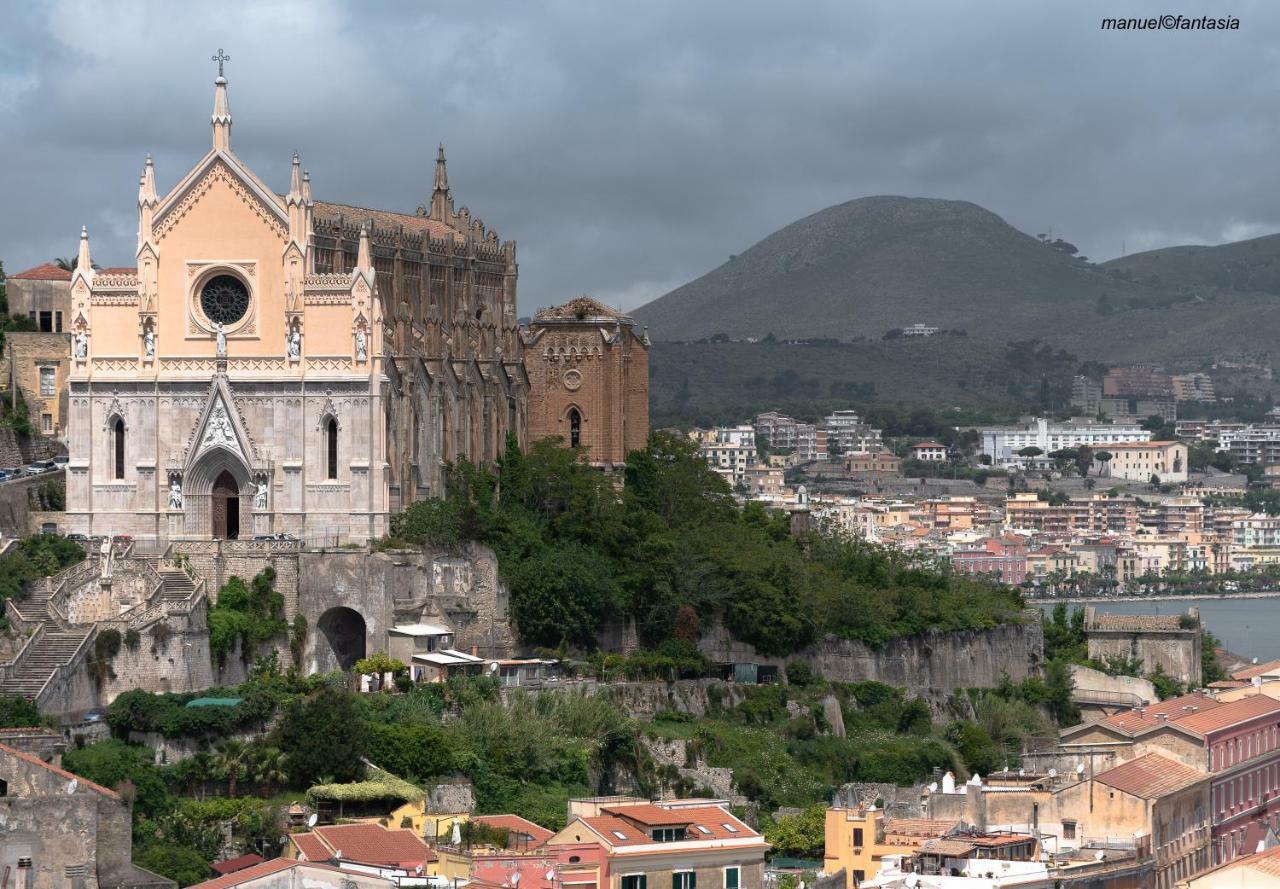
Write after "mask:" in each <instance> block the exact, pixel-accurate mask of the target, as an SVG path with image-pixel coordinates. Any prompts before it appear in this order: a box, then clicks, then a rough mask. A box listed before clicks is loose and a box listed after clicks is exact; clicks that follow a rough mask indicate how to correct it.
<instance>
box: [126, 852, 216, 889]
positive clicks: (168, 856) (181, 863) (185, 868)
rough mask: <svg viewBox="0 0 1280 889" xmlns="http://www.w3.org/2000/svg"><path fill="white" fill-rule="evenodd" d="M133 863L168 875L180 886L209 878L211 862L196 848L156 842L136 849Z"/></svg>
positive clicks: (201, 881) (190, 884)
mask: <svg viewBox="0 0 1280 889" xmlns="http://www.w3.org/2000/svg"><path fill="white" fill-rule="evenodd" d="M133 863H134V864H136V865H138V866H139V867H145V868H146V869H147V870H149V871H152V872H154V873H157V874H160V876H162V877H168V878H169V879H171V880H173V881H174V882H176V883H177V884H178V885H179V886H192V885H195V884H196V883H203V882H204V881H205V880H207V879H209V874H210V873H211V871H210V869H209V862H208V861H207V860H206V859H205V858H204V856H202V855H201V854H200V853H199V852H197V851H196V850H195V849H192V848H189V847H187V846H178V845H174V844H172V843H161V842H154V843H149V844H147V845H144V846H143V847H142V848H141V849H137V850H134V853H133Z"/></svg>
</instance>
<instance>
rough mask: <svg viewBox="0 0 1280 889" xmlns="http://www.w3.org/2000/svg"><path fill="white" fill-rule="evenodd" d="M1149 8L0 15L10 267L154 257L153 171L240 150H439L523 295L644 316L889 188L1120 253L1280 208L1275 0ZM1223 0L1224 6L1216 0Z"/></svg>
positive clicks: (71, 10)
mask: <svg viewBox="0 0 1280 889" xmlns="http://www.w3.org/2000/svg"><path fill="white" fill-rule="evenodd" d="M1202 5H1203V6H1204V7H1205V8H1204V9H1200V8H1184V9H1176V10H1175V9H1164V8H1161V9H1159V10H1157V11H1156V12H1155V13H1152V9H1151V7H1150V6H1149V5H1147V6H1145V7H1144V5H1143V4H1141V3H1138V2H1136V0H1129V2H1127V4H1126V3H1125V2H1122V0H1110V2H1107V3H1097V4H1091V3H1073V4H1040V3H1027V2H1025V0H1017V2H1007V3H1006V2H992V3H986V4H980V3H965V4H957V3H950V2H938V3H917V4H908V3H903V2H884V3H862V2H859V3H854V2H849V0H846V2H839V3H809V4H777V3H770V4H764V3H758V4H757V3H742V2H705V0H704V2H698V3H690V2H687V0H684V2H679V0H670V2H668V0H649V2H643V3H639V2H637V3H617V2H613V3H598V2H588V0H582V2H576V3H568V2H562V3H557V2H549V3H536V2H522V3H509V4H508V3H486V4H452V5H446V4H425V3H407V2H406V3H367V2H366V3H359V4H356V3H352V4H343V3H336V2H334V3H326V2H296V3H286V2H278V3H271V2H265V3H264V2H256V3H246V4H243V5H242V4H236V3H231V2H220V3H201V4H194V3H192V4H187V3H181V4H180V3H176V2H165V3H155V4H144V3H137V4H131V3H105V2H99V3H94V2H55V3H48V4H45V5H42V6H38V7H31V6H28V5H19V4H16V3H10V4H5V5H3V6H0V15H2V16H3V19H2V21H3V24H4V32H5V35H6V37H5V40H4V41H2V42H0V121H3V126H0V158H3V163H2V164H0V194H2V196H3V201H4V205H5V211H6V212H4V213H3V214H0V258H2V259H3V260H4V262H5V267H6V268H7V269H8V270H10V271H16V270H19V269H21V268H25V267H27V266H30V265H34V264H37V263H39V262H42V261H44V260H46V259H48V258H50V257H52V256H54V255H65V254H67V253H70V252H74V247H75V240H76V235H77V233H78V231H79V226H80V225H81V224H87V225H88V226H89V228H90V232H91V234H92V237H93V245H94V254H95V258H96V259H98V261H100V262H102V263H104V264H128V263H130V262H131V261H132V253H133V247H134V238H135V225H136V216H135V213H136V211H135V208H134V202H135V199H136V193H137V191H136V184H137V177H138V173H139V171H140V168H141V165H142V160H143V158H144V156H145V155H146V153H147V152H148V151H150V152H152V153H154V154H155V156H156V165H157V174H158V179H159V185H160V188H161V189H162V190H163V189H167V188H168V187H169V186H171V185H172V184H173V183H174V182H175V181H176V180H177V179H178V178H179V177H180V176H181V175H182V174H183V173H184V172H185V171H186V170H187V169H188V168H189V166H190V165H191V164H192V163H193V162H194V161H195V160H196V159H198V158H199V156H200V155H201V154H202V153H203V152H204V151H205V150H206V149H207V147H208V144H209V129H208V120H209V110H210V103H211V99H212V89H211V83H210V82H211V80H212V77H213V73H214V71H213V64H212V63H211V62H210V61H209V56H210V55H211V53H212V52H213V51H214V50H215V49H217V48H218V47H219V46H222V47H224V48H226V50H227V51H228V53H230V55H231V56H232V61H231V62H230V63H229V65H228V69H227V74H228V78H229V79H230V81H231V106H232V112H233V115H234V118H235V129H234V133H233V147H234V149H235V150H236V152H237V154H239V155H240V156H241V157H242V158H243V159H244V160H246V161H247V162H248V163H249V164H250V165H251V166H252V167H253V168H254V169H255V170H256V171H257V172H258V173H259V174H260V175H261V176H263V178H265V179H266V180H267V181H268V182H269V183H271V184H273V185H275V186H276V187H277V188H281V189H283V188H284V187H285V186H286V184H287V172H288V159H289V156H290V155H291V153H292V151H293V150H294V149H295V148H297V149H298V150H300V151H301V152H302V157H303V161H304V163H305V164H306V165H307V166H308V167H309V168H310V169H311V172H312V177H313V180H314V182H315V191H316V195H317V197H321V198H325V199H331V200H338V201H345V202H349V203H355V204H362V205H372V206H378V207H387V208H395V209H403V210H409V211H412V210H413V208H414V207H416V206H417V205H418V204H420V203H425V201H426V199H427V194H428V189H429V188H430V184H431V158H432V156H433V153H434V147H435V144H436V143H437V142H438V141H443V142H444V143H445V144H446V146H447V149H448V152H449V158H450V167H449V168H450V184H451V185H452V186H453V191H454V196H455V198H456V199H457V201H458V202H459V203H460V204H465V205H467V206H468V207H470V208H471V210H472V212H473V213H474V214H475V215H477V216H479V217H480V218H482V219H484V220H485V221H486V223H488V224H490V225H492V226H494V227H495V228H496V229H497V230H498V232H499V234H500V235H502V236H503V237H504V238H515V239H517V240H518V241H519V243H520V254H519V255H520V260H521V285H520V290H521V295H522V296H521V303H522V309H523V310H525V311H528V310H529V309H531V308H533V307H534V306H539V305H547V304H550V303H551V302H553V301H559V300H563V299H565V298H567V297H569V296H572V295H575V294H577V293H579V292H583V291H588V292H591V293H594V294H596V295H598V296H600V297H602V298H604V299H606V300H608V301H611V302H615V303H621V304H623V305H625V306H627V307H633V306H635V305H638V304H640V303H642V302H644V301H647V300H648V299H651V298H653V297H656V296H659V295H661V294H662V293H663V292H665V291H666V290H667V289H669V288H670V287H673V286H676V285H678V284H680V283H683V282H684V281H686V280H689V279H690V278H693V277H696V276H697V275H699V274H701V273H703V272H705V271H707V270H708V269H710V268H712V267H714V266H716V265H718V264H719V263H721V262H722V261H723V260H724V259H725V258H726V256H727V255H728V254H730V253H736V252H739V251H741V250H742V249H744V248H745V247H747V246H749V245H750V244H751V243H753V242H754V241H756V240H758V239H759V238H760V237H763V236H764V235H766V234H768V233H769V232H771V231H773V230H774V229H776V228H778V227H780V226H781V225H784V224H786V223H787V222H790V221H792V220H794V219H796V218H798V217H799V216H802V215H804V214H806V213H810V212H813V211H815V210H818V209H821V208H822V207H825V206H828V205H830V204H834V203H838V202H841V201H844V200H848V199H850V198H854V197H859V196H862V195H868V194H885V193H896V194H908V195H924V196H934V197H947V198H962V199H966V200H971V201H974V202H976V203H979V204H982V205H983V206H985V207H987V208H989V209H991V210H993V211H995V212H997V213H999V214H1001V215H1002V216H1004V217H1005V218H1006V219H1007V220H1008V221H1009V222H1011V223H1012V224H1014V225H1016V226H1018V227H1019V228H1022V229H1023V230H1024V231H1028V232H1030V233H1033V234H1034V233H1037V232H1041V231H1046V230H1048V229H1049V228H1050V227H1052V229H1053V232H1054V234H1055V235H1061V236H1062V237H1066V238H1068V239H1069V240H1071V241H1073V242H1074V243H1076V244H1077V245H1079V246H1080V247H1081V248H1082V249H1083V250H1084V252H1085V253H1087V254H1088V255H1089V256H1091V257H1093V258H1098V259H1102V258H1109V257H1111V256H1114V255H1116V254H1118V253H1119V252H1120V249H1121V244H1122V243H1125V244H1126V245H1127V248H1128V249H1129V251H1134V250H1140V249H1147V248H1151V247H1156V246H1164V245H1168V244H1173V243H1185V242H1201V243H1216V242H1220V241H1223V240H1229V239H1234V238H1239V237H1247V236H1252V235H1256V234H1261V233H1267V232H1271V231H1276V230H1280V210H1278V209H1277V199H1278V198H1280V188H1277V185H1276V173H1275V163H1274V159H1273V156H1274V146H1275V145H1276V144H1277V136H1278V135H1280V134H1278V133H1277V125H1276V120H1277V112H1280V89H1277V87H1278V86H1280V65H1278V62H1280V58H1278V56H1277V51H1276V49H1275V48H1274V47H1276V46H1277V45H1280V42H1278V41H1277V37H1278V36H1280V9H1274V10H1273V8H1272V6H1273V5H1272V4H1266V3H1242V4H1239V8H1236V9H1233V10H1232V11H1231V12H1232V14H1233V15H1235V16H1237V17H1238V18H1239V19H1240V20H1241V27H1240V30H1238V31H1231V32H1226V33H1210V32H1189V33H1170V32H1140V33H1124V32H1114V31H1111V32H1104V31H1101V30H1100V29H1099V23H1100V20H1101V18H1102V17H1103V16H1117V15H1121V16H1123V15H1146V14H1158V13H1163V12H1182V13H1184V14H1189V15H1199V14H1204V13H1206V12H1213V10H1210V9H1209V8H1208V6H1209V4H1207V3H1202ZM1215 5H1216V4H1215Z"/></svg>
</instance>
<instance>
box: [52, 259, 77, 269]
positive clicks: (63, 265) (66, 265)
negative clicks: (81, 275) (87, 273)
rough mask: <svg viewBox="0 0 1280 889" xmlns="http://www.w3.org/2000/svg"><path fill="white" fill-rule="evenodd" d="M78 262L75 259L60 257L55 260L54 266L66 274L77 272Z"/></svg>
mask: <svg viewBox="0 0 1280 889" xmlns="http://www.w3.org/2000/svg"><path fill="white" fill-rule="evenodd" d="M76 262H77V260H76V258H75V257H72V258H70V259H68V258H67V257H65V256H58V257H55V258H54V260H53V264H54V265H56V266H57V267H58V268H60V269H62V270H63V271H64V272H74V271H75V270H76Z"/></svg>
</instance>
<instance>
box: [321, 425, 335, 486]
mask: <svg viewBox="0 0 1280 889" xmlns="http://www.w3.org/2000/svg"><path fill="white" fill-rule="evenodd" d="M324 429H325V452H326V454H327V459H326V461H325V463H326V466H327V468H328V472H327V473H326V477H327V478H331V479H336V478H337V477H338V421H337V420H335V419H334V418H333V417H330V418H329V422H327V423H325V425H324Z"/></svg>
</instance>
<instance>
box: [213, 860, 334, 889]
mask: <svg viewBox="0 0 1280 889" xmlns="http://www.w3.org/2000/svg"><path fill="white" fill-rule="evenodd" d="M295 867H306V868H314V869H319V870H326V871H330V872H332V873H335V874H340V873H346V871H343V870H342V869H341V868H338V867H333V866H332V865H329V864H316V863H315V862H313V861H302V860H296V861H291V860H290V859H288V858H272V859H271V860H270V861H264V862H262V863H261V864H255V865H252V866H250V867H246V868H244V869H243V870H238V871H235V872H234V873H229V874H225V875H223V876H221V877H214V878H213V879H212V880H205V881H204V882H203V883H196V884H195V885H194V886H192V887H191V889H231V887H233V886H239V885H240V884H241V883H247V882H249V881H250V880H256V879H259V878H261V877H269V876H271V875H272V874H278V873H280V872H281V871H286V870H289V869H290V868H295Z"/></svg>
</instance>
